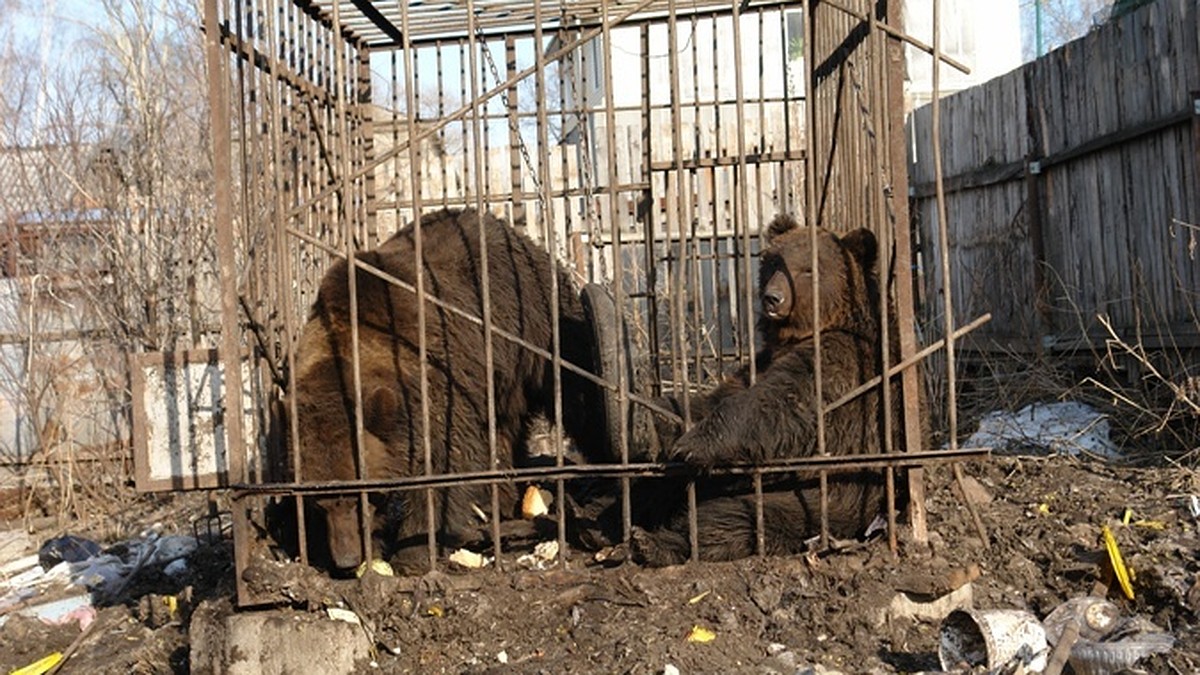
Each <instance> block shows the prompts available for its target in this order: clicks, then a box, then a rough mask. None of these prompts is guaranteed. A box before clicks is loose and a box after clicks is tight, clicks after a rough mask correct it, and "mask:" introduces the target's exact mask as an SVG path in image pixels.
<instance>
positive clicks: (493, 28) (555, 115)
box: [204, 0, 978, 604]
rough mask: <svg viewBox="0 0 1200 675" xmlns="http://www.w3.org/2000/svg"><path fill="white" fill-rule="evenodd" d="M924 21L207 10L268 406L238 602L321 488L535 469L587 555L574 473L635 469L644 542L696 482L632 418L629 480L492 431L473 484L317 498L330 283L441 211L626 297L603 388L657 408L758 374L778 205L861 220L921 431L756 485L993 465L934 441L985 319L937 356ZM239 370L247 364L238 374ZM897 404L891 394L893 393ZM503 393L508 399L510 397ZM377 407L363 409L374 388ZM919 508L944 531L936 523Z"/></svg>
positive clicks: (220, 198)
mask: <svg viewBox="0 0 1200 675" xmlns="http://www.w3.org/2000/svg"><path fill="white" fill-rule="evenodd" d="M899 24H900V21H899V3H898V2H868V1H866V0H843V1H841V2H829V1H822V2H815V1H814V2H807V1H806V2H753V3H751V2H736V1H735V2H728V1H726V2H705V1H700V2H676V1H675V0H641V1H640V2H626V1H617V0H578V1H568V0H557V1H556V0H544V1H535V2H532V3H527V2H507V1H505V2H488V3H483V2H479V3H476V2H472V1H471V0H465V1H459V0H454V1H450V0H447V1H439V2H412V3H409V2H397V1H386V2H369V1H367V0H344V1H341V0H206V2H205V23H204V27H205V31H206V39H207V42H208V51H207V56H208V71H209V91H210V96H211V103H212V118H213V144H214V148H215V153H214V170H215V173H216V179H217V181H216V182H217V185H218V193H217V195H216V217H217V222H218V232H219V241H218V249H219V252H220V256H221V260H220V263H221V272H222V284H223V285H222V299H223V302H222V310H223V333H222V342H221V357H222V359H223V363H224V372H225V373H226V374H227V375H226V376H227V378H228V380H229V381H228V382H227V386H226V391H232V392H237V391H241V392H243V395H244V396H248V397H249V398H250V403H249V404H248V406H247V407H248V408H249V409H251V410H252V411H257V414H253V415H250V416H248V417H246V418H245V419H244V420H243V419H242V418H241V417H239V416H236V415H234V416H229V419H228V420H227V421H226V423H227V427H228V433H229V437H230V438H231V439H239V438H252V439H257V442H258V445H259V447H257V448H253V450H254V451H253V452H251V451H250V450H251V449H250V448H247V447H245V446H246V444H245V443H237V442H231V443H230V444H229V446H228V447H229V452H230V457H229V476H228V481H227V484H229V485H232V486H234V487H235V488H236V491H235V499H234V504H235V507H234V518H235V523H236V526H235V547H236V560H237V570H238V588H239V600H240V601H241V602H242V603H243V604H248V603H254V602H257V601H259V600H260V599H259V598H256V597H253V595H252V594H251V593H249V592H248V591H247V589H246V588H245V585H244V582H243V578H242V576H243V575H242V572H243V570H244V569H245V568H246V566H247V565H248V564H250V561H251V557H252V555H253V554H252V550H253V548H254V546H255V536H254V532H255V528H252V527H250V524H252V523H255V522H261V521H262V519H263V517H264V516H263V510H264V508H265V507H264V504H265V503H266V502H267V501H268V500H269V499H273V498H275V497H278V496H280V495H288V496H297V497H298V499H297V500H296V502H295V504H296V506H295V512H296V520H297V521H298V523H297V528H298V530H299V533H298V539H299V551H300V554H301V556H303V555H304V553H303V552H304V551H305V545H304V541H305V537H306V534H305V528H304V518H303V506H302V502H303V499H304V497H306V496H307V497H311V496H313V495H317V494H330V493H346V494H351V495H357V496H358V498H359V499H360V503H363V504H365V501H366V499H367V493H368V492H370V491H376V490H416V489H424V490H426V491H431V490H433V489H435V488H437V487H439V486H444V485H448V484H451V483H454V482H459V481H475V482H483V483H491V484H493V485H496V484H499V483H502V482H505V481H512V480H518V479H526V480H529V479H536V480H541V481H546V482H549V483H553V484H554V485H555V486H556V489H557V491H558V495H559V497H560V499H559V500H558V504H559V507H558V508H559V512H558V516H559V534H558V536H559V539H560V541H562V540H563V539H564V537H565V535H564V534H563V528H564V526H563V525H562V515H563V514H562V508H563V507H562V503H563V500H562V499H561V496H562V494H563V489H564V488H563V486H564V483H565V482H567V481H570V480H574V479H577V478H579V477H580V476H585V475H606V476H612V477H615V478H616V479H617V482H618V485H619V486H620V490H621V491H622V494H623V495H624V498H625V514H624V532H625V534H626V535H628V532H629V528H630V521H629V513H628V510H629V509H628V494H629V483H630V481H631V480H632V479H633V478H634V477H638V476H654V475H664V474H666V473H670V471H671V467H670V466H667V465H662V464H654V463H649V464H648V463H644V462H643V463H638V462H631V461H630V458H629V453H628V443H629V434H630V433H631V431H630V428H629V425H628V424H617V425H615V426H614V428H613V430H612V432H613V442H614V443H615V445H616V449H617V453H616V454H617V455H618V457H619V458H620V459H621V461H620V462H617V463H615V464H608V465H603V466H590V467H589V466H583V467H580V466H567V465H566V464H564V462H563V461H562V457H563V446H564V443H565V442H564V440H563V435H562V433H561V429H559V430H558V431H557V432H556V433H555V434H554V435H553V438H554V444H555V446H556V453H557V462H555V463H554V465H553V466H550V467H542V468H525V467H517V468H513V469H507V468H504V469H502V468H500V467H499V465H498V464H497V463H496V461H495V459H496V452H497V449H496V447H495V440H494V434H493V435H492V438H493V441H492V443H493V447H492V459H493V464H492V466H491V467H490V468H488V469H484V470H480V471H477V472H473V473H471V474H469V475H454V474H444V475H442V474H433V473H429V472H427V474H426V475H423V476H408V477H399V478H397V479H395V480H360V481H345V482H336V483H324V484H319V485H314V484H312V483H308V482H306V481H305V473H304V467H303V466H297V465H296V462H294V461H293V460H291V459H289V456H288V454H287V453H286V451H285V449H286V448H287V447H288V446H289V445H291V446H292V447H295V446H296V445H297V444H299V443H300V442H302V439H299V438H298V437H296V436H295V430H294V425H293V428H292V429H291V430H287V427H286V426H285V425H282V424H281V421H282V420H284V419H287V418H288V414H287V410H286V407H287V405H288V404H287V403H286V401H287V400H288V399H287V397H286V396H285V394H286V392H287V391H289V390H290V388H291V387H292V386H293V385H294V382H293V381H291V378H292V373H294V372H295V357H296V351H295V350H296V345H297V341H298V336H299V331H300V327H301V326H302V324H303V322H304V319H305V315H306V312H307V311H308V308H309V307H310V306H311V305H312V303H313V301H314V299H315V295H316V290H317V288H318V286H319V284H320V281H321V278H322V275H323V274H324V273H325V271H326V270H327V269H328V268H329V267H330V265H331V264H333V263H334V262H335V261H336V260H339V259H353V258H354V255H355V253H356V252H357V251H361V250H364V249H370V248H373V247H375V246H377V245H378V244H379V243H380V242H382V241H384V240H385V239H387V237H388V236H389V235H390V234H391V233H393V232H395V231H396V230H397V229H398V228H399V227H400V226H402V225H404V224H405V223H408V222H410V221H412V220H413V219H414V218H416V217H417V216H419V215H420V214H422V213H423V212H426V211H428V210H430V209H434V208H441V207H454V206H460V207H473V208H476V209H478V210H480V211H490V212H493V213H496V214H498V215H500V216H502V217H503V218H505V219H506V220H508V221H509V222H510V223H511V224H512V226H513V227H514V228H515V229H517V231H519V232H521V233H523V234H525V235H527V236H528V237H530V238H531V239H533V240H534V241H536V242H538V244H539V245H541V246H543V247H545V248H546V249H547V250H548V251H550V252H551V254H552V255H553V256H554V258H555V259H557V260H559V261H560V263H562V264H563V265H565V266H567V267H568V268H569V269H570V270H572V271H573V274H574V275H575V279H576V281H579V282H581V283H583V282H591V283H597V284H602V285H603V286H604V287H605V288H607V289H609V291H610V292H611V295H612V298H613V301H614V305H615V306H616V307H617V308H618V310H619V311H618V312H617V314H616V316H617V317H618V318H617V319H616V330H617V333H618V338H617V340H618V341H619V342H621V343H627V344H628V350H627V351H626V350H624V349H622V350H619V353H620V354H621V356H619V357H617V358H618V362H619V363H618V367H617V368H616V369H615V373H610V374H609V377H606V378H603V379H602V380H601V383H602V385H603V386H604V387H606V388H607V390H608V391H609V392H610V396H611V397H612V398H613V400H615V401H616V403H617V405H618V406H620V407H621V409H622V410H625V409H627V408H628V406H630V405H631V404H633V403H636V402H637V400H638V399H639V397H640V398H641V399H642V400H645V399H646V398H647V397H648V396H651V395H660V394H664V393H666V394H676V395H684V394H686V393H689V392H695V391H702V390H704V389H706V388H708V387H711V386H712V385H713V384H714V383H716V382H717V381H719V379H720V378H721V376H722V373H723V372H724V371H726V370H728V369H729V368H732V367H738V366H743V365H744V366H747V367H749V368H750V371H751V377H752V378H753V377H754V374H753V370H754V367H755V366H754V365H753V364H754V350H755V340H756V337H755V313H756V308H757V297H756V296H757V288H756V281H755V280H756V275H757V265H758V253H759V250H760V247H761V245H760V234H761V231H762V229H763V228H764V227H765V224H766V223H767V222H769V221H770V219H771V218H772V217H773V216H774V215H775V214H776V213H793V214H795V215H796V217H797V219H798V220H800V221H801V222H802V223H803V224H818V225H821V226H824V227H826V228H829V229H832V230H835V231H846V230H849V229H851V228H854V227H864V226H865V227H869V228H870V229H871V230H873V231H874V232H875V234H876V236H877V238H878V241H879V243H880V247H881V251H880V253H881V255H879V256H878V258H879V261H880V262H879V265H880V269H879V270H878V271H877V273H878V275H879V278H880V279H884V280H888V281H889V288H890V292H887V293H884V294H883V301H882V304H883V307H884V309H883V311H884V313H885V316H886V315H887V314H889V313H894V315H895V316H896V317H897V319H898V320H897V324H898V326H899V328H900V331H899V333H900V335H899V339H898V341H897V342H896V343H895V344H896V345H897V346H898V351H894V350H889V348H888V347H886V346H885V348H884V366H885V368H884V369H883V370H885V371H886V373H883V375H884V378H885V379H890V378H895V380H896V381H898V382H899V385H898V389H897V391H899V392H900V395H901V397H902V405H901V406H899V408H900V409H901V410H902V413H903V414H902V415H900V416H899V418H898V419H891V416H890V415H889V419H888V422H887V424H888V425H904V426H905V428H906V429H907V430H908V431H909V433H908V434H907V435H906V438H907V439H908V440H907V443H906V444H907V447H903V448H893V447H891V443H890V442H887V443H886V449H887V451H888V452H885V453H884V454H882V455H879V456H872V457H869V458H866V457H862V456H852V457H830V456H828V455H827V453H825V452H824V445H823V443H824V434H823V433H818V439H819V443H820V446H819V448H818V449H819V452H818V454H817V456H816V457H813V458H809V459H802V460H794V461H791V462H785V463H782V464H779V465H777V466H767V467H757V468H750V469H747V468H743V469H737V470H740V471H743V472H746V473H750V474H752V475H754V476H755V477H756V482H755V484H756V485H761V477H762V475H764V473H769V472H771V471H784V470H791V471H795V470H797V468H805V469H807V470H812V471H818V472H820V476H821V478H822V482H824V477H825V475H826V472H828V471H834V470H839V469H840V470H845V469H846V468H848V467H854V466H875V467H880V466H884V467H887V468H886V470H887V472H888V476H889V479H890V478H891V476H892V471H893V469H894V468H895V467H897V466H911V467H914V468H915V469H916V470H914V471H912V472H910V473H909V478H910V481H912V483H913V485H912V486H911V487H910V490H911V491H912V492H913V493H914V497H915V496H916V495H918V494H919V490H920V489H921V487H920V482H921V477H920V472H919V467H921V466H923V465H924V464H927V463H929V462H934V461H944V460H948V459H962V458H964V457H972V456H977V454H978V453H977V452H975V451H960V450H958V449H957V448H953V447H952V452H950V453H931V452H928V449H927V448H923V447H921V441H920V439H921V438H922V434H921V410H920V408H921V405H922V397H921V394H920V389H921V387H922V383H921V382H920V379H919V377H918V372H917V369H916V368H915V366H916V365H917V364H919V363H920V362H921V360H922V359H924V358H925V357H926V356H927V355H929V354H930V353H932V352H934V351H937V350H942V352H941V353H944V354H945V355H946V357H948V359H950V360H951V364H950V365H951V367H950V369H949V371H950V372H951V373H952V372H953V367H952V358H953V348H952V344H953V340H954V338H955V337H956V336H957V335H960V334H961V333H962V332H963V331H965V330H968V329H969V326H968V327H960V328H956V327H954V326H946V327H945V328H946V330H945V332H944V333H943V334H947V335H949V336H950V340H949V343H950V345H951V346H950V347H949V348H948V349H947V348H946V345H945V341H938V342H934V343H933V344H930V345H926V346H922V345H920V344H919V343H918V339H917V332H916V328H915V324H914V307H913V303H914V300H913V291H912V289H913V279H912V274H913V269H914V264H913V263H914V260H915V256H914V253H913V251H912V244H911V239H910V235H909V223H908V214H907V203H906V195H907V177H906V158H905V147H904V136H903V129H904V126H903V93H902V89H901V87H902V80H903V65H902V52H901V48H902V43H905V42H907V43H909V44H916V45H917V46H918V47H921V48H924V49H926V50H932V51H934V53H937V52H936V45H935V46H934V47H929V46H927V45H923V44H920V43H919V42H917V41H915V40H913V39H912V38H910V37H908V36H906V35H904V33H903V32H902V31H901V30H900V29H899ZM423 245H424V246H427V247H428V246H436V245H437V242H429V241H426V242H424V244H423ZM355 267H358V266H353V265H352V266H351V269H354V268H355ZM389 281H390V282H391V283H395V282H396V280H394V279H391V280H389ZM483 283H484V285H485V288H486V284H487V283H488V282H487V278H486V276H485V277H484V279H483ZM410 290H411V292H413V293H414V294H415V298H416V302H417V303H418V304H424V303H426V302H437V301H438V300H437V298H436V297H432V296H435V295H436V294H434V293H433V292H431V291H430V290H429V289H427V288H422V287H420V284H418V287H417V288H412V289H410ZM556 292H571V290H570V289H567V288H562V289H557V291H556ZM946 301H947V302H950V299H949V298H946ZM351 311H352V312H353V311H355V309H354V308H353V304H352V310H351ZM947 315H952V313H951V312H947ZM472 320H474V321H476V322H478V323H479V325H481V326H482V327H483V330H484V331H485V332H487V333H488V334H489V335H490V340H493V341H495V340H505V339H510V336H505V335H502V334H499V333H497V332H496V331H495V330H492V327H491V322H490V317H489V316H487V312H486V311H485V312H483V315H482V316H473V317H472ZM885 325H886V324H885ZM818 339H819V338H818ZM884 342H885V343H886V342H888V341H887V340H884ZM489 344H491V343H489ZM889 351H891V353H889ZM354 354H355V359H357V350H356V351H355V352H354ZM544 356H545V357H546V358H548V359H551V360H553V362H554V363H559V362H560V360H561V355H560V354H559V353H558V352H557V351H554V353H550V354H545V355H544ZM239 360H242V361H245V362H246V363H247V367H246V368H245V369H244V370H243V369H242V368H238V367H232V365H233V364H234V363H236V362H238V361H239ZM353 368H354V370H355V372H357V370H358V363H357V361H355V363H354V364H353ZM243 372H245V374H246V375H245V376H246V377H247V378H248V381H245V382H243V381H241V380H242V377H243ZM879 379H880V378H876V380H875V382H876V385H875V386H879V385H878V381H879ZM488 386H489V388H492V387H493V385H492V384H491V382H490V378H489V383H488ZM891 389H892V388H891V387H886V386H884V387H882V391H883V397H884V398H885V400H886V399H887V397H888V396H889V393H888V392H889V391H891ZM950 392H951V398H950V400H949V401H948V405H949V406H950V407H951V409H953V406H954V400H953V387H952V386H951V387H950ZM504 395H505V392H500V391H490V396H489V405H492V406H494V405H495V400H496V398H497V397H502V396H504ZM818 398H819V397H818ZM685 400H686V398H685ZM355 401H356V405H357V406H358V408H356V418H357V419H359V420H361V418H362V415H361V406H362V392H361V390H360V391H359V392H357V395H356V397H355ZM560 405H561V404H560ZM821 405H823V404H819V406H821ZM885 408H887V406H886V405H885ZM560 412H561V411H560ZM826 412H827V411H826ZM425 414H427V415H428V414H429V413H428V411H426V413H425ZM684 417H685V418H686V417H687V411H686V410H684ZM818 420H823V417H822V416H821V415H818ZM951 422H952V423H953V419H951ZM245 423H248V424H254V425H257V428H256V429H254V430H252V431H250V432H246V431H244V430H243V429H241V425H242V424H245ZM818 424H819V425H820V424H823V422H818ZM357 433H359V434H361V433H362V430H361V425H360V428H359V429H358V430H357ZM289 435H290V436H291V438H290V439H289V438H288V436H289ZM953 437H954V434H953V432H952V433H951V434H950V438H953ZM428 452H429V449H428V447H426V453H428ZM427 463H428V462H427ZM889 488H891V483H890V480H889ZM914 501H915V502H916V503H917V505H918V506H919V501H917V500H914ZM495 502H496V500H495V499H493V513H492V514H491V520H492V522H493V523H494V525H493V526H494V527H498V521H499V518H498V515H499V514H497V513H495V510H496V507H495ZM760 508H761V507H760ZM913 511H914V512H913V524H914V528H915V530H916V531H917V536H918V537H920V536H923V534H922V533H923V531H924V522H923V516H922V514H921V513H920V509H919V508H916V509H914V510H913ZM891 515H892V518H893V519H894V512H893V513H892V514H891ZM893 525H894V521H893ZM362 527H363V530H364V534H369V527H370V526H369V523H366V522H364V523H363V524H362ZM890 531H891V532H892V533H893V537H894V532H895V527H894V526H893V527H892V528H891V529H890ZM692 536H693V541H694V537H695V524H694V518H693V525H692ZM363 540H364V542H365V544H366V546H368V547H369V546H370V537H369V536H367V537H364V538H363ZM499 540H500V538H499V536H498V530H497V536H496V537H495V538H494V541H495V542H499ZM760 540H761V537H760ZM496 546H497V547H498V546H499V544H498V543H497V544H496ZM893 546H894V538H893ZM760 550H761V545H760ZM368 552H369V551H368ZM694 552H695V547H694V546H693V554H694ZM430 559H431V560H430V561H431V563H433V564H436V560H435V549H434V547H433V540H432V535H430Z"/></svg>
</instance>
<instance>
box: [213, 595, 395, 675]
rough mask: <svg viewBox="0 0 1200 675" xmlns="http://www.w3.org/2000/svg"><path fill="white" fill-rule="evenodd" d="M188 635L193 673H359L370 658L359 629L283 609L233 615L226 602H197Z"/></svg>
mask: <svg viewBox="0 0 1200 675" xmlns="http://www.w3.org/2000/svg"><path fill="white" fill-rule="evenodd" d="M189 634H190V635H189V637H190V641H191V654H190V660H191V671H192V673H211V674H212V675H285V674H293V673H328V674H330V675H334V674H336V673H354V672H361V671H362V670H364V669H365V666H366V664H367V662H368V659H369V658H370V648H371V644H370V642H369V641H368V640H367V637H366V635H365V634H364V633H363V629H362V627H361V626H358V625H355V624H351V623H347V622H345V621H335V620H333V619H330V618H328V617H327V616H326V615H324V614H315V613H309V612H297V611H294V610H286V609H271V610H261V611H250V612H234V611H233V610H232V608H231V607H230V606H229V603H228V601H222V602H204V603H201V605H200V606H199V607H197V608H196V611H195V612H194V613H193V614H192V622H191V626H190V629H189ZM356 663H358V664H360V665H359V667H357V668H356V665H355V664H356Z"/></svg>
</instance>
